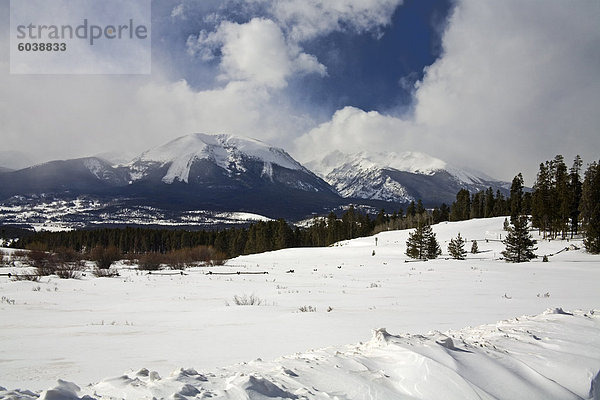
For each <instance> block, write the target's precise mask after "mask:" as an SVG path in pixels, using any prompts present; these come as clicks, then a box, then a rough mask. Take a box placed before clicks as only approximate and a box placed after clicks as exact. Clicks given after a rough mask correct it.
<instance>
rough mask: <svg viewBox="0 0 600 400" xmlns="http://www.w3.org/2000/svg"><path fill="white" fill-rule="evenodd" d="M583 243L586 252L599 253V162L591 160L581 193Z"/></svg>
mask: <svg viewBox="0 0 600 400" xmlns="http://www.w3.org/2000/svg"><path fill="white" fill-rule="evenodd" d="M580 209H581V219H582V225H583V228H584V230H585V238H584V241H583V244H584V245H585V248H586V250H587V251H588V252H590V253H592V254H599V253H600V164H598V163H596V162H593V163H592V164H590V165H589V167H588V169H587V171H586V172H585V179H584V181H583V186H582V194H581V206H580Z"/></svg>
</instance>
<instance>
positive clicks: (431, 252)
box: [424, 225, 442, 260]
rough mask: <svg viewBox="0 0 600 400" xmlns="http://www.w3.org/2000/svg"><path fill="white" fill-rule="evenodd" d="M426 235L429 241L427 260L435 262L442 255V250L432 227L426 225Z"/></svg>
mask: <svg viewBox="0 0 600 400" xmlns="http://www.w3.org/2000/svg"><path fill="white" fill-rule="evenodd" d="M424 235H425V238H426V241H427V259H428V260H433V259H434V258H437V257H438V256H439V255H441V254H442V249H441V247H440V244H439V243H438V241H437V239H436V238H435V233H433V230H432V229H431V226H429V225H425V230H424Z"/></svg>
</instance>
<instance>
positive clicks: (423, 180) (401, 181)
mask: <svg viewBox="0 0 600 400" xmlns="http://www.w3.org/2000/svg"><path fill="white" fill-rule="evenodd" d="M306 165H307V166H308V167H309V168H310V169H312V170H313V171H315V172H316V173H317V174H319V175H320V176H321V177H322V178H323V179H325V181H327V182H328V183H329V184H330V185H332V186H333V187H334V188H335V189H336V190H337V191H338V193H340V194H341V195H342V196H344V197H353V198H361V199H372V200H384V201H393V202H399V203H404V202H410V201H416V200H417V199H422V200H423V201H424V202H425V203H427V204H431V205H439V204H440V203H441V202H446V203H447V204H449V203H450V202H452V200H453V199H454V198H455V196H456V193H457V192H458V191H459V190H460V189H462V188H465V189H468V190H469V191H471V192H474V191H479V190H485V189H487V188H488V187H490V186H491V187H492V188H493V189H494V190H496V189H501V190H504V189H505V188H506V185H507V184H506V183H505V182H500V181H497V180H495V179H493V178H490V177H488V176H486V175H485V174H482V173H477V172H472V171H468V170H465V169H459V168H455V167H453V166H451V165H448V164H447V163H446V162H444V161H442V160H440V159H438V158H435V157H432V156H430V155H427V154H424V153H419V152H403V153H394V152H388V153H366V152H360V153H354V154H344V153H341V152H339V151H334V152H332V153H330V154H328V155H327V156H325V157H324V158H323V159H322V160H315V161H311V162H309V163H307V164H306Z"/></svg>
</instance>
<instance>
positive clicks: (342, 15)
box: [251, 0, 402, 42]
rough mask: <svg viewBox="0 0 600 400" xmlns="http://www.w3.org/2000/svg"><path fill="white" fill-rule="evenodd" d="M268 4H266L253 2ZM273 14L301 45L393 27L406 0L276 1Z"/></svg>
mask: <svg viewBox="0 0 600 400" xmlns="http://www.w3.org/2000/svg"><path fill="white" fill-rule="evenodd" d="M251 1H258V2H264V0H251ZM269 3H270V12H271V13H272V14H273V16H274V18H275V19H276V20H277V21H279V23H280V24H281V25H282V26H284V27H285V28H286V30H287V31H288V32H289V36H290V38H292V40H295V41H298V42H301V41H303V40H307V39H313V38H315V37H317V36H321V35H324V34H328V33H331V32H334V31H343V30H346V29H351V30H354V31H356V32H361V33H362V32H377V31H379V29H380V28H381V27H383V26H385V25H388V24H390V23H391V18H392V14H393V13H394V10H395V9H396V8H397V7H398V6H399V5H400V4H402V0H276V1H272V2H269Z"/></svg>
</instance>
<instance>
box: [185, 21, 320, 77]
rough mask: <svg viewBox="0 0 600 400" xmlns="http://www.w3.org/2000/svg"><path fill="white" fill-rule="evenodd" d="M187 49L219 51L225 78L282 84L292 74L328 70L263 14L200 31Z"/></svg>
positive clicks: (208, 54) (210, 55)
mask: <svg viewBox="0 0 600 400" xmlns="http://www.w3.org/2000/svg"><path fill="white" fill-rule="evenodd" d="M188 50H189V52H190V53H191V54H196V53H198V54H200V55H201V56H202V57H203V58H204V59H211V58H214V57H216V56H215V53H219V54H220V56H221V61H220V69H221V75H220V76H219V80H221V81H226V82H229V81H248V82H253V83H256V84H261V85H265V86H267V87H273V88H282V87H285V86H286V84H287V79H288V78H289V77H290V76H291V75H293V74H307V73H316V74H319V75H325V73H326V68H325V66H324V65H322V64H320V63H319V62H318V61H317V59H316V58H315V57H314V56H312V55H309V54H306V53H303V52H302V51H301V50H300V47H299V46H298V45H296V44H293V43H289V42H287V41H286V39H285V37H284V35H283V32H282V31H281V29H280V28H279V26H277V24H275V23H274V22H273V21H271V20H269V19H264V18H254V19H252V20H251V21H249V22H248V23H245V24H237V23H233V22H228V21H226V22H222V23H221V24H220V25H219V27H218V29H217V30H216V31H215V32H212V33H206V32H201V33H200V34H199V35H197V36H192V37H191V38H189V39H188Z"/></svg>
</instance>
